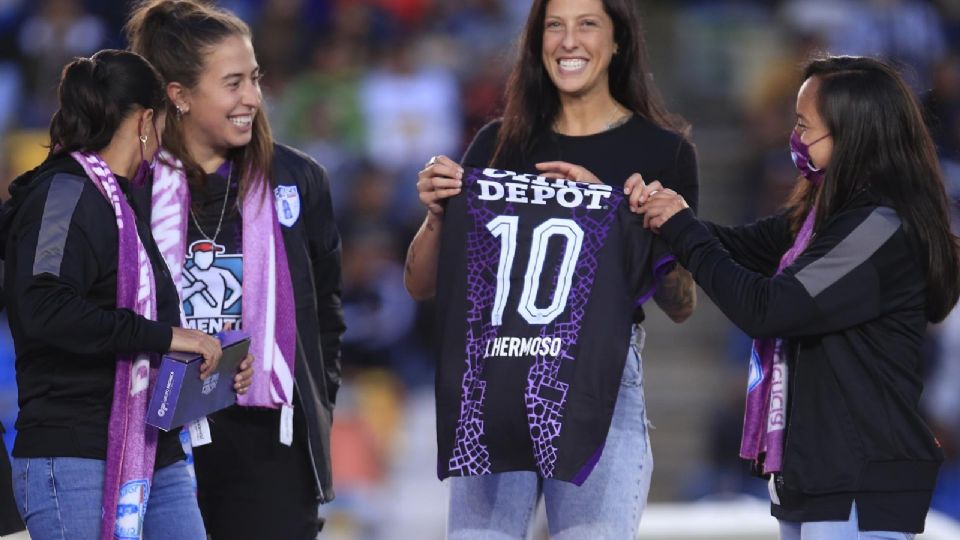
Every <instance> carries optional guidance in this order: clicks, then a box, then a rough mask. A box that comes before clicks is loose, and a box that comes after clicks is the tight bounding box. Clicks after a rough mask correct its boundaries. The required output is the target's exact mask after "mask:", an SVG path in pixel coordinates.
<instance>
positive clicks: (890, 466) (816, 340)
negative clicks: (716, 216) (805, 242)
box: [662, 191, 943, 532]
mask: <svg viewBox="0 0 960 540" xmlns="http://www.w3.org/2000/svg"><path fill="white" fill-rule="evenodd" d="M662 234H663V236H664V238H665V239H666V240H667V241H668V243H669V244H670V247H671V250H672V251H673V252H674V253H675V254H676V255H677V257H678V259H679V261H680V263H681V264H683V265H684V266H685V267H686V268H687V269H688V270H690V272H691V273H692V274H693V277H694V279H695V280H696V282H697V283H698V284H699V285H700V287H701V288H703V290H704V292H706V293H707V295H708V296H710V298H711V299H712V300H713V301H714V303H715V304H716V305H717V306H718V307H719V308H720V309H721V311H723V312H724V314H725V315H727V317H729V318H730V320H731V321H733V322H734V324H736V325H737V326H739V327H740V328H741V329H743V330H744V331H745V332H746V333H747V334H749V335H751V336H753V337H778V338H783V339H785V340H786V341H785V350H786V351H788V352H787V353H786V357H787V367H788V370H787V372H788V373H789V379H788V384H789V392H788V394H787V395H788V413H787V432H786V440H785V446H784V456H783V472H782V483H781V484H780V499H781V503H782V504H781V505H774V507H773V514H774V515H775V516H776V517H778V518H780V519H785V520H788V521H830V520H846V519H847V517H848V516H849V514H850V505H851V503H852V502H854V501H855V502H856V504H857V510H858V513H859V516H860V527H861V530H889V531H905V532H921V531H922V530H923V522H924V518H925V516H926V513H927V509H928V507H929V504H930V497H931V495H932V491H933V487H934V484H935V482H936V476H937V471H938V469H939V466H940V462H941V461H942V459H943V457H942V452H941V450H940V448H939V444H938V443H937V442H936V439H934V437H933V435H932V434H931V432H930V430H929V429H928V428H927V426H926V425H925V424H924V422H923V420H922V418H921V417H920V414H919V399H920V393H921V390H922V381H921V372H922V363H923V355H922V345H923V336H924V333H925V331H926V326H927V320H926V316H925V312H924V308H925V295H926V282H925V275H926V274H925V270H924V261H925V260H926V256H925V253H924V250H923V248H922V247H921V246H919V245H918V244H917V242H915V241H914V240H913V238H912V237H911V236H910V235H909V234H907V232H906V231H905V230H904V227H903V225H902V223H901V221H900V218H899V217H898V215H897V212H896V211H895V210H894V209H893V208H892V206H891V205H889V204H885V203H884V202H883V201H881V200H880V199H879V198H878V197H875V196H873V195H872V194H871V193H870V192H869V191H864V192H861V193H860V194H859V195H858V196H857V197H856V198H855V199H854V200H853V201H851V203H849V204H848V205H847V206H846V207H844V208H843V209H841V210H840V211H838V212H837V213H836V214H835V215H833V216H830V217H829V218H828V219H827V220H826V221H825V222H824V224H823V226H822V227H821V229H820V231H819V232H818V233H817V234H816V236H815V237H814V238H813V239H812V240H811V242H810V245H809V246H808V247H807V249H806V250H804V252H803V253H801V254H800V256H799V257H798V258H797V259H796V261H794V262H793V263H792V264H791V265H789V266H788V267H787V268H785V269H784V271H783V272H781V273H780V274H776V275H775V271H776V268H777V265H778V262H779V260H780V258H781V256H782V255H783V254H784V253H785V252H786V251H787V249H789V248H790V245H791V244H792V242H793V238H792V236H791V234H790V232H789V225H788V222H787V219H786V217H785V216H775V217H773V218H769V219H766V220H762V221H759V222H757V223H755V224H753V225H749V226H745V227H736V228H731V227H720V226H716V225H712V224H706V223H704V222H701V221H699V220H697V219H696V218H695V217H694V215H693V213H692V212H690V211H683V212H681V213H678V214H677V215H675V216H674V217H672V218H671V219H670V220H668V221H667V222H666V223H665V224H664V226H663V227H662Z"/></svg>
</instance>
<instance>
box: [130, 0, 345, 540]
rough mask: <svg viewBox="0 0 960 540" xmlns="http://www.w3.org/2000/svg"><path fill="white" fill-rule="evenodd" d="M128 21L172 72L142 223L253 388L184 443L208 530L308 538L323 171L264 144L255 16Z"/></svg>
mask: <svg viewBox="0 0 960 540" xmlns="http://www.w3.org/2000/svg"><path fill="white" fill-rule="evenodd" d="M126 29H127V35H128V38H129V41H130V44H131V47H132V49H133V50H135V51H137V52H138V53H140V54H142V55H143V56H144V57H145V58H147V59H148V60H150V62H151V63H152V64H153V65H154V66H156V68H157V70H158V71H159V72H160V74H161V75H162V76H163V79H164V80H165V81H166V85H167V86H166V95H167V97H168V99H169V102H170V105H171V111H170V114H169V115H168V121H167V126H166V130H165V131H164V150H165V151H166V152H167V154H165V155H167V156H168V157H169V158H170V160H169V161H170V162H171V166H166V165H165V164H161V166H159V167H158V168H157V171H156V173H155V174H154V175H153V179H152V188H153V206H152V228H153V233H154V236H155V237H156V239H157V243H158V245H159V246H160V249H161V251H162V252H163V254H164V258H165V259H166V260H167V264H168V265H169V266H170V269H171V273H172V274H173V278H174V284H175V285H176V286H177V288H178V290H179V292H180V300H181V303H182V305H183V310H184V314H185V317H186V321H187V325H188V326H191V327H193V328H198V329H201V330H204V331H206V332H210V333H213V332H217V331H218V330H219V329H221V328H223V327H227V326H232V327H234V328H242V329H243V330H245V331H246V332H247V333H249V334H250V336H251V351H252V352H253V354H254V358H255V363H254V377H253V384H252V386H251V388H250V392H249V393H248V394H247V395H246V396H243V397H242V398H241V399H239V400H238V405H237V406H233V407H229V408H227V409H225V410H223V411H220V412H218V413H216V414H214V415H212V417H211V421H210V422H209V430H210V432H209V433H210V438H211V439H212V442H211V441H202V440H194V441H193V442H194V448H193V452H194V463H195V467H196V473H197V495H198V497H199V502H200V510H201V512H202V514H203V518H204V523H205V524H206V527H207V532H208V533H210V535H211V537H212V538H214V539H220V538H248V539H251V540H255V539H264V540H267V539H271V540H272V539H274V538H284V539H310V540H312V539H313V538H315V537H316V535H317V532H318V530H319V528H320V526H321V522H320V520H319V518H318V505H319V504H321V503H324V502H328V501H330V500H332V499H333V496H334V493H333V486H332V480H331V468H330V429H331V423H332V421H333V418H332V415H333V413H332V411H333V405H334V402H335V400H336V395H337V389H338V388H339V386H340V335H341V334H342V332H343V330H344V324H343V313H342V310H341V307H340V236H339V233H338V232H337V228H336V224H335V221H334V218H333V211H332V205H331V201H330V184H329V180H328V179H327V176H326V173H325V172H324V170H323V169H322V168H321V167H320V166H319V165H317V163H316V162H314V161H313V160H312V159H310V158H309V157H307V156H306V155H304V154H302V153H301V152H298V151H297V150H294V149H292V148H289V147H286V146H283V145H280V144H277V143H276V142H274V140H273V137H272V136H271V134H270V125H269V123H268V121H267V117H266V113H265V111H264V110H263V108H262V105H263V96H262V95H261V91H260V68H259V65H258V64H257V58H256V55H255V53H254V49H253V43H252V38H251V33H250V29H249V27H248V26H247V25H246V24H245V23H244V22H243V21H241V20H240V19H239V18H238V17H237V16H236V15H234V14H233V13H231V12H229V11H226V10H223V9H220V8H217V7H214V6H210V5H208V4H207V3H203V2H200V1H191V0H183V1H174V0H147V1H145V2H142V3H140V4H138V5H137V6H136V7H135V8H134V10H133V12H132V13H131V15H130V20H129V21H128V23H127V28H126ZM201 439H203V438H201ZM202 442H208V443H209V444H200V443H202ZM238 516H248V517H249V519H238Z"/></svg>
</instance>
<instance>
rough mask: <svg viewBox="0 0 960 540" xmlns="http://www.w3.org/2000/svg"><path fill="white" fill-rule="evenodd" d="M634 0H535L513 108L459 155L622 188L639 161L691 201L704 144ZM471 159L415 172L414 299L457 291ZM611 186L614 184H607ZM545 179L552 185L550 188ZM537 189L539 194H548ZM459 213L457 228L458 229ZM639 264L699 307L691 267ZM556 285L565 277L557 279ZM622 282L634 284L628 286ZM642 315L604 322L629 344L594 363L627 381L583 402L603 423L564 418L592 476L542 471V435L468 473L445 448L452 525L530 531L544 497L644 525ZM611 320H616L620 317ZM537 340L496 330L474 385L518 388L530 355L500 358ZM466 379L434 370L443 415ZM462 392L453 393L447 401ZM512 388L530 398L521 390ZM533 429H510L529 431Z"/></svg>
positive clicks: (661, 299) (679, 305)
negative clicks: (452, 233)
mask: <svg viewBox="0 0 960 540" xmlns="http://www.w3.org/2000/svg"><path fill="white" fill-rule="evenodd" d="M638 4H639V2H636V1H634V0H535V1H534V2H533V5H532V7H531V9H530V15H529V17H528V19H527V23H526V27H525V29H524V33H523V35H522V36H521V38H520V51H519V58H518V59H517V61H516V63H515V64H514V68H513V72H512V74H511V78H510V81H509V82H508V84H507V90H506V106H505V109H504V114H503V118H502V119H498V120H494V121H493V122H491V123H490V124H488V125H487V126H485V127H484V128H483V129H481V130H480V132H479V133H477V135H476V137H475V138H474V140H473V142H472V143H471V144H470V148H469V149H468V150H467V152H466V154H465V155H464V157H463V159H462V161H461V162H462V163H463V164H464V165H469V166H473V167H478V166H479V167H494V168H497V169H503V170H511V171H518V172H523V173H532V172H535V171H540V172H542V173H543V174H544V175H546V176H549V177H551V178H557V177H564V178H573V179H577V180H581V181H591V182H596V181H598V178H599V179H603V181H604V182H607V183H609V184H610V185H611V186H615V187H617V188H622V187H623V185H624V182H625V180H626V179H627V178H628V177H630V176H631V175H634V174H635V173H640V174H642V175H644V176H645V177H650V178H654V177H655V178H658V179H660V180H661V181H662V182H663V184H664V185H668V186H671V187H672V188H673V189H675V190H676V191H678V192H680V193H683V194H684V197H685V198H686V199H687V200H688V201H692V204H694V205H695V204H696V200H697V191H698V181H697V166H696V156H695V155H694V151H693V147H692V146H691V144H690V142H689V141H688V140H687V136H686V131H687V130H686V124H685V123H684V122H683V121H681V120H680V119H678V118H676V117H673V116H671V115H669V114H668V113H667V112H666V111H665V110H664V108H663V106H662V105H661V104H660V101H659V99H658V98H657V96H656V93H655V89H654V88H653V87H652V85H651V84H650V77H649V74H648V73H647V67H646V52H645V49H644V44H643V37H642V33H641V30H640V15H639V12H638V11H639V7H638ZM463 171H464V169H463V167H461V165H460V164H458V163H456V162H454V161H453V160H451V159H450V158H448V157H446V156H437V157H434V158H432V159H430V161H429V162H428V163H427V164H426V166H425V167H424V169H423V170H422V171H420V173H419V175H418V180H417V190H418V192H419V195H420V200H421V202H423V204H424V206H426V208H427V216H426V219H425V220H424V222H423V225H422V226H421V228H420V230H419V231H418V232H417V235H416V236H415V238H414V240H413V241H412V242H411V244H410V247H409V249H408V251H407V266H406V274H405V284H406V286H407V290H408V291H409V292H410V294H411V296H413V297H414V298H416V299H427V298H431V297H433V296H434V295H435V294H436V295H437V296H438V298H437V302H438V304H442V303H444V302H447V301H448V300H449V298H445V297H444V294H443V292H441V293H440V294H437V292H438V290H440V291H449V290H450V289H451V287H449V286H448V287H443V286H439V287H438V281H441V282H442V284H447V285H449V283H450V282H451V281H452V280H453V279H455V277H454V278H452V277H450V276H449V275H446V274H444V275H440V276H438V271H437V263H438V258H439V251H440V245H441V240H440V239H441V234H442V230H443V228H444V221H445V220H447V219H453V220H460V221H462V220H463V219H465V218H464V217H463V215H462V214H463V212H460V213H459V214H458V215H453V214H450V215H446V214H445V208H446V205H445V199H447V198H449V197H452V196H455V195H457V194H459V193H460V191H461V189H462V185H463V184H462V180H463ZM604 187H605V188H606V189H607V190H608V192H609V190H610V187H608V186H604ZM490 189H495V188H493V187H491V188H490ZM588 192H589V190H588ZM513 193H516V191H514V192H513ZM539 193H540V195H539V196H542V194H543V193H544V192H539ZM491 195H492V193H491ZM558 196H559V193H558ZM531 197H533V200H535V199H536V197H538V195H537V194H536V193H534V194H532V195H531ZM541 202H543V201H541ZM511 211H513V210H504V215H502V216H499V217H498V218H497V219H500V218H504V219H503V220H500V221H498V222H497V223H499V224H501V225H502V224H503V223H508V222H511V223H512V221H511V220H513V219H517V218H518V216H517V215H512V214H511V215H507V214H509V213H510V212H511ZM524 219H527V218H526V217H525V218H524ZM460 221H455V222H454V223H453V224H451V225H450V226H449V227H448V229H447V230H457V229H456V227H457V224H458V223H460ZM490 224H491V225H493V224H494V222H493V221H491V222H490ZM543 224H546V222H543ZM498 227H499V225H497V226H495V227H494V228H493V229H491V231H492V233H493V234H496V233H497V231H502V230H504V229H500V228H498ZM507 252H508V251H506V250H505V251H504V253H507ZM623 266H624V267H626V266H628V265H626V264H624V265H623ZM624 271H625V272H627V271H626V269H625V270H624ZM633 274H639V275H629V276H626V277H625V282H628V283H629V284H630V286H628V288H630V287H632V286H634V285H636V284H637V283H642V282H644V280H647V279H650V280H654V279H657V278H659V287H658V288H657V291H656V293H655V295H654V300H655V301H656V303H657V305H658V306H659V307H660V308H661V309H663V310H664V311H665V312H666V313H667V314H668V315H669V316H670V317H671V318H672V319H673V320H674V321H676V322H681V321H683V320H684V319H686V318H687V317H689V316H690V314H691V313H692V311H693V309H694V306H695V304H696V297H695V296H694V287H693V281H692V279H691V278H690V276H689V274H688V273H686V271H684V270H683V269H682V268H680V267H679V266H675V265H671V264H669V263H667V264H664V265H663V266H659V267H657V268H656V269H654V268H646V267H644V268H641V269H640V270H639V271H638V272H635V273H633ZM553 286H554V288H555V289H556V290H559V289H558V288H557V287H556V284H553ZM518 288H522V286H520V287H518ZM618 293H621V296H627V297H629V296H631V292H630V291H627V290H624V291H618ZM446 296H447V297H449V296H450V295H449V294H448V295H446ZM509 301H510V300H509V299H507V300H505V302H509ZM628 315H629V314H628ZM643 318H644V313H643V309H641V308H639V307H638V308H637V309H636V310H635V311H634V313H633V322H634V323H637V324H635V325H634V328H633V332H632V335H630V331H629V330H627V331H626V332H624V333H623V334H621V333H620V332H619V331H610V335H604V336H603V337H604V339H605V340H608V341H610V342H616V343H618V344H620V345H622V349H623V350H624V351H626V352H625V354H621V353H619V352H615V353H613V354H609V355H606V359H610V363H609V366H610V370H609V371H610V372H609V373H608V372H607V370H601V369H599V368H598V369H596V370H595V371H597V372H600V371H602V372H603V376H604V377H606V378H607V380H612V381H613V382H614V386H619V387H618V389H617V390H616V391H615V392H609V391H604V392H603V394H604V395H603V397H602V399H607V400H609V401H608V402H601V400H598V401H595V402H592V406H591V407H588V408H587V410H578V411H576V414H577V415H580V417H581V418H587V419H588V422H587V423H589V424H591V425H592V426H604V427H603V428H602V429H601V430H597V431H600V435H599V436H597V435H596V433H594V432H591V433H590V434H585V433H582V432H578V431H577V430H576V427H575V426H574V423H573V422H568V423H566V424H564V425H562V426H560V427H558V430H560V432H561V433H563V435H562V436H563V437H568V438H570V439H575V440H577V441H579V442H580V443H582V444H583V445H584V446H587V447H589V448H590V449H591V451H592V452H591V453H592V454H593V456H594V458H592V459H595V460H594V461H590V462H589V463H586V464H584V469H583V470H585V471H588V476H586V477H585V479H584V478H580V477H578V478H577V481H582V485H580V486H577V485H576V484H574V483H571V482H566V481H563V480H560V479H558V478H554V477H545V476H544V475H543V473H542V469H539V468H537V465H536V464H535V463H534V462H535V456H534V455H533V454H534V452H533V450H532V448H531V447H530V445H529V444H528V445H527V446H524V444H525V443H524V442H518V443H516V444H511V445H502V446H499V447H498V448H497V449H496V450H495V451H492V452H494V453H496V455H495V456H492V457H491V461H492V463H493V466H492V467H491V468H490V470H489V471H485V472H483V473H482V474H481V473H476V475H471V472H470V470H464V469H461V468H457V467H455V466H454V465H451V463H452V462H456V460H450V461H444V460H442V459H441V461H440V463H438V471H439V472H440V475H441V477H446V476H450V477H451V478H450V479H449V483H450V510H449V522H448V537H449V538H453V539H471V538H490V537H492V536H496V537H498V538H500V537H504V538H507V537H509V538H523V537H525V536H526V533H527V524H528V522H529V521H530V517H531V512H532V511H533V509H534V508H535V507H536V505H537V503H538V500H539V499H540V498H543V500H544V503H545V507H546V510H547V518H548V525H549V529H550V537H551V538H554V539H561V540H562V539H564V538H590V537H595V538H631V537H633V536H634V535H635V533H636V529H637V524H638V522H639V521H640V516H641V514H642V513H643V510H644V507H645V505H646V498H647V493H648V490H649V487H650V478H651V472H652V469H653V461H652V454H651V453H650V446H649V439H648V435H647V426H646V410H645V404H644V396H643V386H642V381H643V375H642V373H643V371H642V367H641V361H640V353H641V349H642V347H643V339H644V338H643V336H644V330H643V328H642V327H641V326H640V325H639V323H640V322H642V321H643ZM604 326H605V327H608V328H605V330H608V329H609V328H612V327H614V326H615V325H604ZM620 340H622V341H620ZM628 343H629V345H630V346H628ZM528 345H529V346H531V347H532V346H533V344H532V343H528V344H525V343H524V342H522V341H521V340H519V339H516V340H514V341H511V338H504V339H503V340H500V341H495V342H492V343H491V344H490V348H489V349H488V350H487V351H485V352H488V353H489V355H490V357H491V360H490V362H489V363H485V364H484V366H486V367H485V368H481V369H480V371H482V372H483V373H481V374H479V376H478V377H476V378H475V379H472V380H475V381H480V382H479V383H477V384H478V386H476V387H475V388H476V390H475V392H476V393H477V394H481V393H483V392H484V391H483V390H482V388H487V392H490V390H489V389H492V388H509V387H510V384H513V383H516V381H518V380H521V382H525V381H527V380H528V379H527V371H528V369H530V367H529V366H530V365H529V364H521V363H519V362H511V363H510V364H509V366H520V367H519V368H516V369H517V370H518V371H512V369H513V367H506V368H505V367H503V366H504V365H506V364H503V363H498V362H497V360H498V359H499V358H503V357H510V359H511V360H515V359H516V358H513V356H514V355H515V354H516V352H517V351H518V350H523V348H524V347H526V346H528ZM614 350H616V349H614ZM548 352H549V351H548ZM578 360H582V359H578V358H573V359H572V362H576V361H578ZM484 361H485V362H486V360H484ZM572 362H571V363H572ZM463 363H464V362H463V358H462V356H461V355H447V356H444V357H443V358H441V359H440V365H439V367H438V373H440V374H441V375H443V374H447V373H455V374H456V373H457V372H456V368H454V367H450V366H454V365H458V366H459V365H462V364H463ZM519 371H522V373H519ZM461 379H463V380H466V379H465V378H462V377H461V378H458V377H457V376H447V377H446V378H444V377H442V376H438V377H437V395H438V405H437V417H438V419H444V418H458V417H459V411H460V410H468V411H472V410H473V409H471V407H473V406H474V405H473V403H474V402H473V401H471V399H472V398H470V395H471V394H472V392H471V391H470V390H466V388H468V386H469V385H468V383H467V382H464V383H463V386H461ZM451 381H452V382H451ZM617 382H619V383H620V384H619V385H617V384H616V383H617ZM469 384H474V383H472V382H471V383H469ZM574 384H575V383H574ZM487 385H489V386H487ZM498 385H499V386H498ZM446 396H457V399H453V398H451V399H447V398H446ZM504 399H507V398H504ZM458 400H459V401H458ZM453 402H457V403H456V404H455V405H452V406H451V403H453ZM516 402H517V403H520V404H521V405H522V404H523V403H524V401H523V396H521V397H520V398H517V399H516ZM604 403H610V404H612V406H609V407H608V406H607V405H605V404H604ZM477 407H478V408H482V409H483V413H484V414H490V415H491V416H493V415H497V414H500V413H499V412H498V411H495V410H493V409H490V408H488V407H487V405H480V406H477ZM611 409H612V410H611ZM511 412H512V413H514V414H513V417H514V418H515V419H516V420H515V424H514V425H519V426H522V427H521V428H520V429H518V430H517V431H518V432H520V433H521V434H523V435H525V434H526V433H524V431H529V433H530V436H531V437H535V436H534V435H533V434H534V433H536V432H537V429H538V428H537V427H536V426H533V425H531V426H529V429H527V428H528V424H527V421H528V418H529V417H528V411H527V410H526V409H525V408H524V407H523V406H520V405H518V406H517V407H516V408H515V409H512V410H511ZM504 416H506V415H504ZM533 416H536V414H533ZM561 424H562V423H561ZM438 425H442V424H441V422H438ZM607 426H609V429H607ZM523 435H521V436H519V437H513V439H514V440H516V441H523V440H524V438H523ZM496 436H497V435H494V434H489V436H488V439H490V440H492V439H493V438H495V437H496ZM441 438H442V440H440V448H441V450H442V449H444V448H450V447H453V446H454V442H453V441H452V440H451V439H453V437H446V436H445V435H444V433H443V429H442V428H440V433H439V435H438V439H441ZM485 440H486V439H485ZM491 448H493V446H491Z"/></svg>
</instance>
